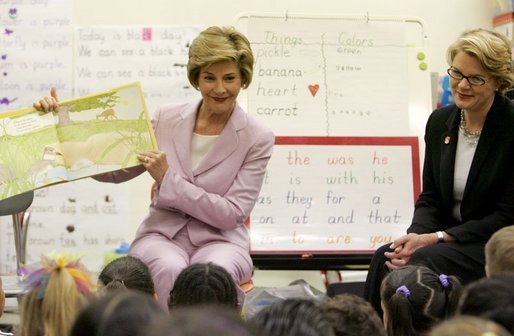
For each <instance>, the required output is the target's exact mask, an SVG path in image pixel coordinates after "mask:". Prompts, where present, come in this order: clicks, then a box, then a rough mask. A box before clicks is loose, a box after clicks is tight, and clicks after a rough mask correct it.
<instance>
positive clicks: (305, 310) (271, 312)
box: [251, 299, 335, 336]
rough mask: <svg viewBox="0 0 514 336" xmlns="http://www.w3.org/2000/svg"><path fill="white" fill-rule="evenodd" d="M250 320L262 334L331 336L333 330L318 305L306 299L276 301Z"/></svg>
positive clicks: (275, 335) (276, 335) (277, 335)
mask: <svg viewBox="0 0 514 336" xmlns="http://www.w3.org/2000/svg"><path fill="white" fill-rule="evenodd" d="M251 322H252V323H253V324H255V325H256V326H257V327H259V328H261V329H262V331H263V333H264V335H274V336H332V335H335V334H334V330H333V328H332V325H331V324H330V323H329V322H328V321H327V319H326V318H325V316H324V315H323V313H322V312H321V309H320V307H319V305H318V304H317V303H316V302H314V301H311V300H307V299H285V300H281V301H276V302H274V303H273V304H271V305H270V306H266V307H264V308H262V309H261V310H259V312H257V314H256V315H255V316H254V317H253V318H252V319H251Z"/></svg>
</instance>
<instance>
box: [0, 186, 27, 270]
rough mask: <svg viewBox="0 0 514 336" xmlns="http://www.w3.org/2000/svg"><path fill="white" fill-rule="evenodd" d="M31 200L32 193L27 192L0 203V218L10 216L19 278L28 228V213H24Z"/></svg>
mask: <svg viewBox="0 0 514 336" xmlns="http://www.w3.org/2000/svg"><path fill="white" fill-rule="evenodd" d="M33 200H34V191H28V192H25V193H23V194H18V195H15V196H11V197H9V198H6V199H4V200H1V201H0V216H7V215H11V216H12V221H13V228H14V246H15V249H16V269H17V274H18V275H19V276H23V274H20V266H22V265H25V262H26V261H27V260H26V258H27V255H26V249H27V229H28V226H29V220H30V213H26V210H27V209H28V208H29V207H30V205H31V204H32V201H33Z"/></svg>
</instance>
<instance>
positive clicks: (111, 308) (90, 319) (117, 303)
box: [60, 290, 168, 336]
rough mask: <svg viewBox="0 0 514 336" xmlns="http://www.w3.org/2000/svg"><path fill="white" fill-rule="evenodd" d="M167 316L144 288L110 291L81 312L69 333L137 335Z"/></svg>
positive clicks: (71, 334)
mask: <svg viewBox="0 0 514 336" xmlns="http://www.w3.org/2000/svg"><path fill="white" fill-rule="evenodd" d="M164 315H168V312H166V311H165V310H163V309H162V307H161V306H160V305H159V304H158V303H157V300H155V299H154V298H153V297H152V296H150V295H146V294H144V293H142V292H141V291H136V290H125V291H123V292H107V293H105V295H102V296H99V297H98V298H97V299H96V300H94V301H93V302H91V304H89V305H88V306H87V307H86V308H85V309H84V310H82V311H81V312H80V314H79V315H78V317H77V319H76V320H75V323H74V324H73V327H72V329H71V333H70V334H69V335H70V336H136V335H139V334H140V332H142V331H146V328H147V327H149V326H150V325H151V324H152V323H153V322H154V321H156V320H157V319H159V317H161V316H164ZM143 334H144V335H148V334H147V333H146V332H145V333H143ZM64 335H65V334H62V335H60V336H64Z"/></svg>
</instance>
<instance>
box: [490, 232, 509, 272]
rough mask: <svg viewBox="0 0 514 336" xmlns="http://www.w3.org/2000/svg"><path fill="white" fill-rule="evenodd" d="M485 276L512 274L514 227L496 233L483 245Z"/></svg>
mask: <svg viewBox="0 0 514 336" xmlns="http://www.w3.org/2000/svg"><path fill="white" fill-rule="evenodd" d="M485 265H486V271H487V275H488V276H489V275H493V274H497V273H504V272H510V273H514V225H510V226H506V227H504V228H502V229H500V230H498V231H496V232H495V233H494V234H493V235H492V236H491V238H489V240H488V241H487V243H486V244H485Z"/></svg>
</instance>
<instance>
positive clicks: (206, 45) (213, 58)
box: [187, 26, 254, 89]
mask: <svg viewBox="0 0 514 336" xmlns="http://www.w3.org/2000/svg"><path fill="white" fill-rule="evenodd" d="M223 61H233V62H235V63H236V64H237V65H238V67H239V71H240V72H241V85H242V87H243V89H246V88H247V87H248V86H249V85H250V83H251V82H252V77H253V64H254V55H253V52H252V48H251V46H250V41H249V40H248V38H246V36H244V35H243V34H242V33H240V32H239V31H237V30H236V29H235V28H234V27H218V26H212V27H209V28H207V29H205V30H204V31H202V32H201V33H200V34H199V35H198V36H197V37H196V38H195V39H194V40H193V42H192V43H191V46H190V47H189V61H188V63H187V77H188V79H189V82H190V83H191V85H193V87H195V88H196V89H198V77H199V75H200V71H201V70H202V68H204V67H206V66H210V65H212V64H214V63H218V62H223Z"/></svg>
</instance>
